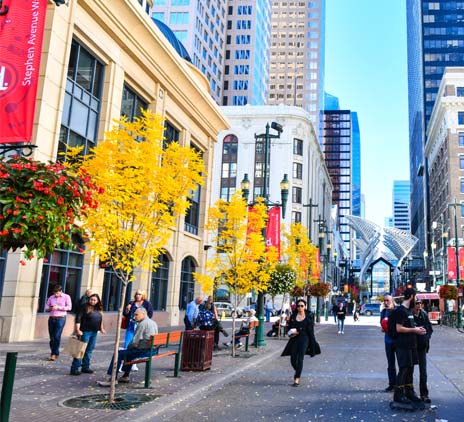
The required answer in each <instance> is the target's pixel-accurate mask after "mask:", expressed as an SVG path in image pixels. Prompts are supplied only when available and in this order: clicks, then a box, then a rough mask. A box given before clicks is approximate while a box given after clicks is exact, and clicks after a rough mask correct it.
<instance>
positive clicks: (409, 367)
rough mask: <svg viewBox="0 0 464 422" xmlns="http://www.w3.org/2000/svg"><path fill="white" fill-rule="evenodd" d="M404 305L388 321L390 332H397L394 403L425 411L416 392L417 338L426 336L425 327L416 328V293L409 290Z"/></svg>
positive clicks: (405, 294) (405, 293) (405, 292)
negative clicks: (393, 329) (397, 368)
mask: <svg viewBox="0 0 464 422" xmlns="http://www.w3.org/2000/svg"><path fill="white" fill-rule="evenodd" d="M403 297H404V300H403V303H402V304H401V305H400V306H398V307H397V308H395V309H394V311H393V312H392V313H391V315H390V317H389V321H388V325H389V328H388V329H389V331H390V327H391V326H393V324H394V328H395V330H396V333H397V334H396V335H397V338H396V359H397V361H398V367H399V370H398V376H397V381H396V387H395V392H394V395H393V401H394V402H395V404H396V405H399V406H402V407H404V408H409V409H424V403H423V402H422V400H421V399H420V398H419V397H417V395H416V393H415V392H414V384H413V373H414V365H415V364H417V362H418V361H417V338H416V337H417V336H424V335H425V334H426V330H425V328H424V327H416V326H415V324H414V315H413V313H412V311H411V309H413V308H414V306H415V299H416V291H415V290H414V289H412V288H407V289H406V290H405V291H404V293H403Z"/></svg>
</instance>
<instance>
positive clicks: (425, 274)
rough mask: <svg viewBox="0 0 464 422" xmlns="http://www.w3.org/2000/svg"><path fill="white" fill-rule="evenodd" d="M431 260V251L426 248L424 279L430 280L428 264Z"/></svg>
mask: <svg viewBox="0 0 464 422" xmlns="http://www.w3.org/2000/svg"><path fill="white" fill-rule="evenodd" d="M428 261H429V253H428V252H427V249H424V280H426V281H427V282H428V280H429V278H428V277H427V269H428V267H429V265H428Z"/></svg>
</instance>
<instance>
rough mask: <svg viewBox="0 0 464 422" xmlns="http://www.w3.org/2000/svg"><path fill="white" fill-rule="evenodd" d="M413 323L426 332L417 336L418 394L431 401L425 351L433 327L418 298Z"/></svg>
mask: <svg viewBox="0 0 464 422" xmlns="http://www.w3.org/2000/svg"><path fill="white" fill-rule="evenodd" d="M414 323H415V324H416V327H424V328H425V330H426V332H427V333H426V334H425V336H417V358H418V361H419V380H420V384H419V391H420V396H421V399H422V401H423V402H424V403H431V400H430V399H429V390H428V388H427V353H428V351H429V347H430V337H432V333H433V328H432V324H431V323H430V320H429V316H428V315H427V312H425V311H424V310H423V309H422V302H421V301H420V300H416V306H415V307H414Z"/></svg>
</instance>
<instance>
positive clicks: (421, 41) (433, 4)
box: [406, 0, 464, 255]
mask: <svg viewBox="0 0 464 422" xmlns="http://www.w3.org/2000/svg"><path fill="white" fill-rule="evenodd" d="M406 7H407V37H408V99H409V161H410V164H409V166H410V182H411V197H410V198H411V205H410V206H411V208H410V212H411V233H412V234H413V235H414V236H416V237H417V238H418V239H419V242H418V243H417V244H416V247H415V251H414V254H415V255H421V254H422V251H424V250H425V249H426V233H427V232H428V231H429V230H428V229H427V221H428V209H429V206H428V195H427V192H428V180H427V162H426V160H425V159H424V146H425V131H426V127H427V124H428V121H429V119H430V114H431V112H432V108H433V104H434V102H435V98H436V94H437V91H438V87H439V85H440V81H441V78H442V75H443V72H444V69H445V67H446V66H464V2H462V1H447V0H440V1H425V0H407V3H406ZM427 243H429V242H427Z"/></svg>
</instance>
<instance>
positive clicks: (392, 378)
mask: <svg viewBox="0 0 464 422" xmlns="http://www.w3.org/2000/svg"><path fill="white" fill-rule="evenodd" d="M385 354H386V355H387V365H388V366H387V368H388V369H387V371H388V385H389V386H390V387H394V386H395V385H396V358H395V343H385Z"/></svg>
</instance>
